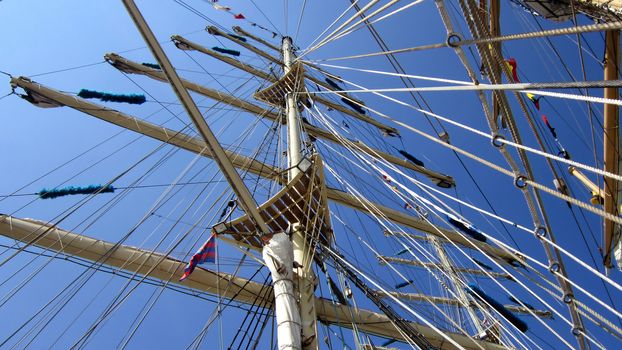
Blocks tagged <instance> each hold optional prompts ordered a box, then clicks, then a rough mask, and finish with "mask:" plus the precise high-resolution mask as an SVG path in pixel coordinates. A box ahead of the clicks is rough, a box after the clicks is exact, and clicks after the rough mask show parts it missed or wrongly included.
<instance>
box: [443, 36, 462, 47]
mask: <svg viewBox="0 0 622 350" xmlns="http://www.w3.org/2000/svg"><path fill="white" fill-rule="evenodd" d="M461 41H462V37H460V35H459V34H458V33H450V34H449V35H447V46H449V47H458V46H460V42H461Z"/></svg>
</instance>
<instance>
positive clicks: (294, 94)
mask: <svg viewBox="0 0 622 350" xmlns="http://www.w3.org/2000/svg"><path fill="white" fill-rule="evenodd" d="M282 45H283V46H282V53H283V71H284V75H287V74H288V73H290V72H291V73H293V72H292V70H293V67H292V65H293V62H294V60H293V56H294V47H293V44H292V38H290V37H288V36H286V37H284V38H283V43H282ZM295 79H301V80H302V79H304V78H303V77H302V76H301V75H299V76H297V77H295ZM276 84H278V83H276ZM295 86H296V84H294V87H295ZM285 114H286V115H287V159H288V163H289V169H290V170H289V171H288V177H289V181H292V179H294V178H295V177H296V175H298V174H299V173H300V172H301V169H299V167H298V164H299V163H300V162H301V161H302V150H301V141H302V140H301V135H300V131H301V129H300V115H299V114H298V91H294V90H293V88H292V90H290V91H287V95H286V96H285ZM290 225H291V227H290V228H291V233H292V244H293V255H294V263H299V265H300V267H297V268H295V269H294V272H295V273H294V282H295V286H296V287H297V291H296V293H297V295H296V296H297V297H298V306H299V309H298V310H299V312H300V323H301V328H302V329H301V332H302V342H301V346H302V349H317V348H318V342H317V322H316V319H317V317H316V315H315V306H314V304H313V292H314V285H313V280H314V278H315V276H314V273H313V269H311V265H312V264H313V258H312V254H313V249H312V248H310V246H309V242H308V241H307V237H306V236H307V232H306V230H307V227H304V225H303V223H301V222H296V223H294V222H290Z"/></svg>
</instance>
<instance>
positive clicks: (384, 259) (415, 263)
mask: <svg viewBox="0 0 622 350" xmlns="http://www.w3.org/2000/svg"><path fill="white" fill-rule="evenodd" d="M437 239H439V238H437ZM426 240H427V239H426ZM439 240H440V239H439ZM378 262H379V263H380V264H382V265H384V264H386V263H396V264H403V265H411V266H418V267H427V268H431V269H443V267H442V266H440V265H438V264H436V263H432V262H423V261H419V260H411V259H404V258H396V257H392V256H384V255H381V256H378ZM453 269H454V270H455V271H457V272H460V273H466V274H469V275H477V276H483V277H492V278H505V279H508V280H511V279H512V277H511V276H510V275H508V274H507V273H499V272H492V271H486V272H484V271H483V270H478V269H469V268H464V267H454V268H453Z"/></svg>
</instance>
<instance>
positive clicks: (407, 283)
mask: <svg viewBox="0 0 622 350" xmlns="http://www.w3.org/2000/svg"><path fill="white" fill-rule="evenodd" d="M411 283H413V281H412V280H408V281H406V282H402V283H398V284H396V285H395V289H400V288H404V287H406V286H408V285H409V284H411Z"/></svg>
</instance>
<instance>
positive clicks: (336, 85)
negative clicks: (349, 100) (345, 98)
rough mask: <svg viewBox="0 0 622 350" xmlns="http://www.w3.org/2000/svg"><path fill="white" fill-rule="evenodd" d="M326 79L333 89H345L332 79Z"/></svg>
mask: <svg viewBox="0 0 622 350" xmlns="http://www.w3.org/2000/svg"><path fill="white" fill-rule="evenodd" d="M324 81H325V82H326V84H328V85H330V86H331V87H332V88H333V89H335V90H338V91H343V89H342V88H341V86H339V84H337V83H335V82H334V81H333V80H332V79H330V78H326V79H324Z"/></svg>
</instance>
